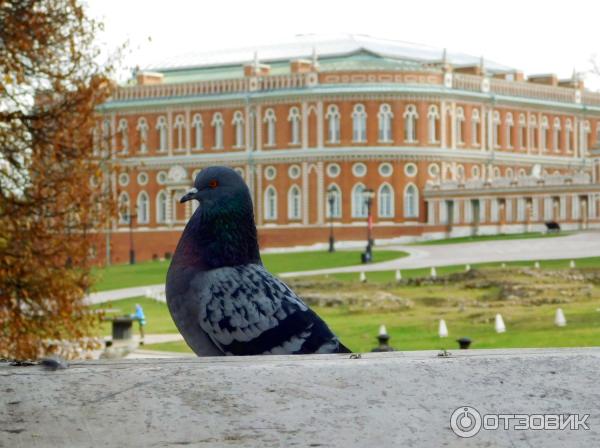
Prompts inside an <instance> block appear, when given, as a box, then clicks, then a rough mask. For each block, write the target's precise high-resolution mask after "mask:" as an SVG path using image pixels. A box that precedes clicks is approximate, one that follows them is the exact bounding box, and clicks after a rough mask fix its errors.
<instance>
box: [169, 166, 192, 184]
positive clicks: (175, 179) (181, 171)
mask: <svg viewBox="0 0 600 448" xmlns="http://www.w3.org/2000/svg"><path fill="white" fill-rule="evenodd" d="M167 179H168V182H169V183H171V184H182V183H187V180H188V175H187V171H186V169H185V168H184V167H182V166H181V165H173V166H172V167H171V168H170V169H169V173H168V174H167Z"/></svg>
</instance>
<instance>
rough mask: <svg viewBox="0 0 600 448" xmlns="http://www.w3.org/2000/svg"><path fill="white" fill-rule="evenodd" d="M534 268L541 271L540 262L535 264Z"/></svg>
mask: <svg viewBox="0 0 600 448" xmlns="http://www.w3.org/2000/svg"><path fill="white" fill-rule="evenodd" d="M533 267H534V268H536V269H539V268H540V262H539V261H536V262H535V263H534V264H533Z"/></svg>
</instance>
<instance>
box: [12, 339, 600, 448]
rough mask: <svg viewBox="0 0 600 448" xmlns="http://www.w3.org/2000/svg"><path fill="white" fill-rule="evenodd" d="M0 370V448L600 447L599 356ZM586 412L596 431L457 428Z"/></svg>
mask: <svg viewBox="0 0 600 448" xmlns="http://www.w3.org/2000/svg"><path fill="white" fill-rule="evenodd" d="M437 354H438V352H435V351H422V352H395V353H377V354H365V355H362V357H361V358H360V359H349V356H348V355H319V356H269V357H262V356H261V357H252V358H203V359H196V358H191V359H190V358H181V359H164V360H163V359H161V360H156V359H153V360H122V361H112V360H110V361H108V360H107V361H88V362H77V363H73V364H72V365H71V366H70V367H69V368H68V369H67V370H59V371H55V372H49V371H45V370H43V369H42V368H41V367H39V366H32V367H11V366H8V365H7V364H5V363H4V364H2V363H0V396H1V397H2V399H1V400H0V433H1V436H0V446H1V447H13V446H28V447H30V446H33V447H37V446H39V447H45V446H52V447H54V446H61V447H96V446H170V445H174V446H181V445H190V446H207V447H209V446H210V447H213V446H214V447H222V446H243V447H254V446H256V447H271V446H273V447H277V446H299V447H306V446H315V447H316V446H322V447H365V446H377V447H400V446H403V447H405V446H418V447H421V446H425V447H429V446H435V447H438V446H451V447H452V446H469V447H471V446H523V445H527V446H544V447H563V446H600V385H599V383H598V371H599V367H600V348H582V349H515V350H469V351H453V352H451V356H450V357H438V356H437ZM464 405H468V406H472V407H474V408H476V409H477V410H478V411H479V412H480V413H482V414H487V413H504V414H525V413H535V414H543V413H546V414H547V413H575V414H577V413H580V414H590V417H589V419H588V420H587V424H588V425H589V427H590V430H589V431H585V430H578V431H569V430H564V431H558V430H554V431H550V430H547V431H540V430H537V431H535V430H528V431H517V430H495V431H485V430H481V431H480V432H479V434H477V435H476V436H474V437H473V438H470V439H462V438H459V437H457V436H456V435H455V434H454V433H453V432H452V431H451V429H450V424H449V422H450V415H451V414H452V412H453V411H454V410H455V409H456V408H458V407H459V406H464Z"/></svg>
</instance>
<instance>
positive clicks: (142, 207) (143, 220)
mask: <svg viewBox="0 0 600 448" xmlns="http://www.w3.org/2000/svg"><path fill="white" fill-rule="evenodd" d="M149 202H150V201H149V199H148V193H146V192H145V191H142V192H141V193H140V194H138V198H137V222H138V224H148V221H149V220H150V213H149V210H148V207H149Z"/></svg>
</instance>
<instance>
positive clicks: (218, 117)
mask: <svg viewBox="0 0 600 448" xmlns="http://www.w3.org/2000/svg"><path fill="white" fill-rule="evenodd" d="M223 123H224V122H223V114H221V112H216V113H215V114H214V115H213V119H212V122H211V123H210V124H211V126H212V127H213V128H214V130H215V142H214V145H213V149H223Z"/></svg>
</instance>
